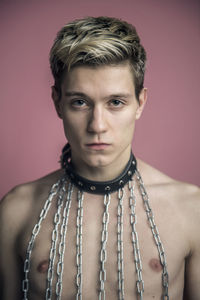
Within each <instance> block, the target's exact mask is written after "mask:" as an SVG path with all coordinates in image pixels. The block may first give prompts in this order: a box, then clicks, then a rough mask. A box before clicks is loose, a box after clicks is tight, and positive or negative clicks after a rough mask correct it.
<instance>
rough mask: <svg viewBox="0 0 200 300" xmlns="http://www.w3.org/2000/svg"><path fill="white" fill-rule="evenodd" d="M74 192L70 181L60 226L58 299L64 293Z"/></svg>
mask: <svg viewBox="0 0 200 300" xmlns="http://www.w3.org/2000/svg"><path fill="white" fill-rule="evenodd" d="M72 192H73V185H72V184H71V183H70V182H69V185H68V193H67V199H66V203H65V207H64V210H63V220H62V225H61V228H60V243H59V248H58V253H59V260H58V264H57V283H56V296H57V298H56V299H58V300H60V299H61V295H62V277H63V270H64V255H65V243H66V234H67V225H68V219H69V211H70V207H71V197H72Z"/></svg>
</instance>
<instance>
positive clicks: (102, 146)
mask: <svg viewBox="0 0 200 300" xmlns="http://www.w3.org/2000/svg"><path fill="white" fill-rule="evenodd" d="M86 146H87V147H89V148H90V149H94V150H103V149H106V148H107V147H109V146H110V144H107V143H91V144H86Z"/></svg>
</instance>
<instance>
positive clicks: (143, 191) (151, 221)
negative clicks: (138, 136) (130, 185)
mask: <svg viewBox="0 0 200 300" xmlns="http://www.w3.org/2000/svg"><path fill="white" fill-rule="evenodd" d="M136 178H137V180H138V183H139V188H140V192H141V196H142V199H143V202H144V206H145V211H146V214H147V219H148V222H149V225H150V228H151V231H152V234H153V238H154V241H155V244H156V246H157V249H158V253H159V257H160V263H161V265H162V267H163V271H162V285H163V295H162V299H163V300H168V299H169V295H168V286H169V275H168V271H167V262H166V257H165V251H164V247H163V244H162V242H161V239H160V236H159V232H158V228H157V226H156V224H155V221H154V215H153V211H152V209H151V207H150V204H149V197H148V194H147V192H146V189H145V186H144V183H143V180H142V177H141V175H140V173H139V171H136Z"/></svg>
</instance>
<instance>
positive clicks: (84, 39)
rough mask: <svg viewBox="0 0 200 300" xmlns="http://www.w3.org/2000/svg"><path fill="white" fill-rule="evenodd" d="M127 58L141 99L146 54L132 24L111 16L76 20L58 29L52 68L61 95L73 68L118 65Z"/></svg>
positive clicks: (51, 56) (137, 95) (51, 61)
mask: <svg viewBox="0 0 200 300" xmlns="http://www.w3.org/2000/svg"><path fill="white" fill-rule="evenodd" d="M125 61H128V62H129V63H130V66H131V69H132V72H133V79H134V84H135V95H136V98H137V100H138V101H139V94H140V92H141V90H142V88H143V82H144V72H145V62H146V53H145V50H144V48H143V46H142V45H141V44H140V38H139V36H138V34H137V32H136V29H135V27H133V26H132V25H131V24H128V23H126V22H125V21H121V20H119V19H116V18H109V17H97V18H93V17H88V18H84V19H81V20H75V21H73V22H71V23H68V24H67V25H65V26H64V27H63V28H62V29H61V30H60V31H59V32H58V34H57V38H56V40H55V42H54V45H53V47H52V49H51V52H50V63H51V70H52V73H53V76H54V80H55V88H56V90H57V93H58V94H59V95H60V94H61V88H60V87H61V83H62V79H63V75H64V73H66V71H67V72H69V71H70V70H71V69H72V68H73V67H75V66H82V65H85V66H94V67H97V66H102V65H116V64H120V63H122V62H125Z"/></svg>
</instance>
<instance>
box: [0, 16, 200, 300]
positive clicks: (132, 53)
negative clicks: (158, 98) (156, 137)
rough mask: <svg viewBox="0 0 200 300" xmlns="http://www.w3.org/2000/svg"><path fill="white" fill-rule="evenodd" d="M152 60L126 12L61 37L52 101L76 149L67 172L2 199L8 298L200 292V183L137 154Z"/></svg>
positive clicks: (68, 155)
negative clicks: (135, 144) (135, 141)
mask: <svg viewBox="0 0 200 300" xmlns="http://www.w3.org/2000/svg"><path fill="white" fill-rule="evenodd" d="M145 60H146V54H145V50H144V48H143V47H142V45H141V44H140V40H139V37H138V35H137V33H136V31H135V28H134V27H132V26H131V25H130V24H127V23H125V22H123V21H120V20H117V19H111V18H106V17H101V18H85V19H83V20H77V21H75V22H72V23H69V24H67V25H66V26H65V27H64V28H62V30H61V31H60V32H59V33H58V36H57V39H56V40H55V43H54V45H53V47H52V50H51V55H50V62H51V68H52V72H53V76H54V79H55V85H54V86H53V87H52V98H53V100H54V103H55V107H56V110H57V113H58V116H59V117H60V118H61V119H62V120H63V125H64V130H65V134H66V138H67V140H68V142H69V144H68V145H67V146H66V147H65V149H64V151H63V155H62V168H61V169H60V170H57V171H55V172H54V173H52V174H50V175H47V176H45V177H44V178H41V179H39V180H36V181H34V182H31V183H27V184H23V185H20V186H18V187H16V188H14V189H13V190H12V191H11V192H10V193H8V195H7V196H6V197H5V198H4V199H3V201H2V202H1V210H0V245H1V255H0V271H1V272H0V274H1V278H0V282H1V299H2V300H15V299H30V300H40V299H45V297H46V299H63V300H70V299H87V300H94V299H112V300H113V299H126V300H132V299H147V300H149V299H173V300H181V299H188V300H189V299H190V300H199V299H200V234H199V228H200V200H199V189H198V188H197V187H196V186H193V185H190V184H185V183H181V182H177V181H175V180H173V179H171V178H169V177H168V176H166V175H164V174H162V173H161V172H159V171H158V170H156V169H154V168H152V167H151V166H149V165H147V164H146V163H144V162H143V161H141V160H139V159H137V160H135V158H134V156H133V155H132V154H131V145H132V138H133V133H134V127H135V122H136V120H137V119H139V118H140V116H141V114H142V111H143V109H144V106H145V103H146V99H147V90H146V88H144V87H143V80H144V69H145ZM69 145H70V146H69ZM140 174H141V175H140ZM141 178H142V179H141ZM143 182H144V184H143ZM144 185H145V186H144ZM50 191H51V192H50Z"/></svg>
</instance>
